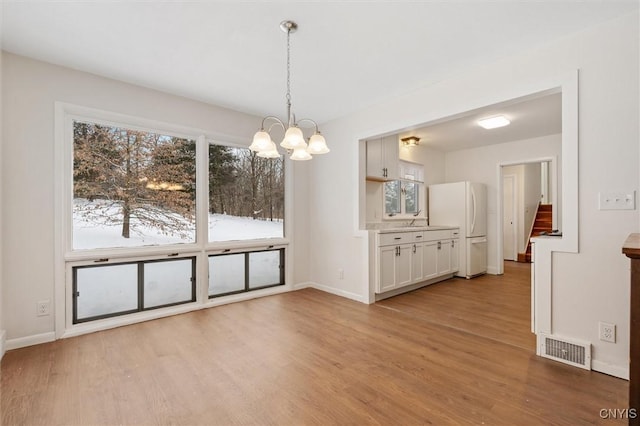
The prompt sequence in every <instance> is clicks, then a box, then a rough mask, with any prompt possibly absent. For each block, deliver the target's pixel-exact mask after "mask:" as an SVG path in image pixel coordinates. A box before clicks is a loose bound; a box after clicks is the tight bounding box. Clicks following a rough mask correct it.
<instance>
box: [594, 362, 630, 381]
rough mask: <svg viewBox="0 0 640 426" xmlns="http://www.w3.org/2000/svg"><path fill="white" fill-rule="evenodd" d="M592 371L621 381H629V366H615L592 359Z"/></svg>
mask: <svg viewBox="0 0 640 426" xmlns="http://www.w3.org/2000/svg"><path fill="white" fill-rule="evenodd" d="M591 369H592V370H593V371H598V372H600V373H604V374H608V375H610V376H614V377H618V378H620V379H625V380H629V366H628V365H626V366H621V365H615V364H609V363H607V362H604V361H598V360H595V359H591Z"/></svg>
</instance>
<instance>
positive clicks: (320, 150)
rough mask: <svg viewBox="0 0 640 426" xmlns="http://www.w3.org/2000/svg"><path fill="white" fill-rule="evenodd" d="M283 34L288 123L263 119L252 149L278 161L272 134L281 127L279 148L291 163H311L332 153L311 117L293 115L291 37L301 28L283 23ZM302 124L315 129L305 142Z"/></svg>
mask: <svg viewBox="0 0 640 426" xmlns="http://www.w3.org/2000/svg"><path fill="white" fill-rule="evenodd" d="M280 28H281V29H282V31H284V32H286V33H287V96H286V99H287V124H286V125H285V123H284V122H283V121H282V120H280V119H279V118H278V117H275V116H272V115H270V116H267V117H265V118H263V119H262V125H261V126H260V130H258V131H257V132H256V134H255V135H254V136H253V142H252V143H251V146H250V147H249V149H250V150H252V151H255V152H256V153H257V155H258V157H264V158H279V157H280V153H279V152H278V147H277V146H276V144H275V143H274V142H273V141H272V140H271V135H270V134H269V133H270V132H271V130H272V129H273V128H274V127H282V129H283V130H285V133H284V139H283V140H282V142H280V146H281V147H283V148H284V149H286V150H287V153H288V154H289V155H290V156H289V158H290V159H292V160H299V161H304V160H311V158H312V154H313V155H316V154H326V153H327V152H329V148H328V147H327V142H326V141H325V140H324V136H322V135H321V134H320V131H319V130H318V124H317V123H316V122H315V121H313V120H311V119H308V118H302V119H300V120H297V121H296V116H295V114H293V113H292V112H291V69H290V68H291V60H290V50H291V44H290V36H291V33H293V32H295V31H296V30H297V29H298V24H296V23H295V22H293V21H282V22H281V23H280ZM267 122H272V123H271V125H270V126H269V127H268V129H267V130H265V124H266V123H267ZM303 123H305V124H306V123H310V124H311V127H313V129H314V133H313V135H312V136H311V137H310V138H309V139H308V144H307V140H305V137H304V134H303V133H302V129H301V128H300V125H301V124H303Z"/></svg>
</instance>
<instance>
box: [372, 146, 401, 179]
mask: <svg viewBox="0 0 640 426" xmlns="http://www.w3.org/2000/svg"><path fill="white" fill-rule="evenodd" d="M398 156H399V150H398V137H397V136H395V135H394V136H386V137H384V138H378V139H371V140H367V179H369V180H380V181H387V180H395V179H398V161H399V159H398V158H399V157H398Z"/></svg>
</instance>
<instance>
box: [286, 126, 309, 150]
mask: <svg viewBox="0 0 640 426" xmlns="http://www.w3.org/2000/svg"><path fill="white" fill-rule="evenodd" d="M280 146H281V147H283V148H284V149H289V150H291V149H294V150H295V149H298V148H306V147H307V143H306V142H305V141H304V135H303V134H302V130H300V128H299V127H296V126H291V127H289V128H288V129H287V131H286V132H285V134H284V139H283V140H282V143H280Z"/></svg>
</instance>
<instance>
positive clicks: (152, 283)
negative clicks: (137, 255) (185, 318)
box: [144, 259, 194, 308]
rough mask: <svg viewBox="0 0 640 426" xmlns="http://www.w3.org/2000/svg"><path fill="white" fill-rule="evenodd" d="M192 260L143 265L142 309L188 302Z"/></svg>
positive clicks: (191, 298) (190, 296)
mask: <svg viewBox="0 0 640 426" xmlns="http://www.w3.org/2000/svg"><path fill="white" fill-rule="evenodd" d="M192 272H193V259H182V260H168V261H163V262H148V263H145V265H144V308H151V307H154V306H162V305H169V304H173V303H180V302H189V301H192V300H194V298H193V282H192V281H191V277H192Z"/></svg>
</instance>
